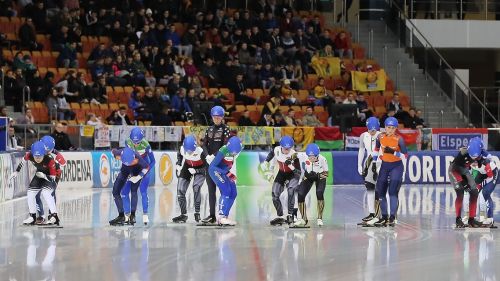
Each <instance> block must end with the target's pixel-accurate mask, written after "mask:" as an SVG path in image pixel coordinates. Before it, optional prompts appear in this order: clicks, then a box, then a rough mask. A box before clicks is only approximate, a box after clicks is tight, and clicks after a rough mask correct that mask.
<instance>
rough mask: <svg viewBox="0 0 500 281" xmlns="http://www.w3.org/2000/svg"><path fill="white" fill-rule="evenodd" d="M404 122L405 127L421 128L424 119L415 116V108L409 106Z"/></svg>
mask: <svg viewBox="0 0 500 281" xmlns="http://www.w3.org/2000/svg"><path fill="white" fill-rule="evenodd" d="M404 124H405V128H411V129H417V128H418V129H421V128H423V127H424V120H422V119H421V118H420V117H419V116H417V110H416V109H415V108H414V107H411V108H410V110H409V111H408V117H407V118H406V120H405V122H404Z"/></svg>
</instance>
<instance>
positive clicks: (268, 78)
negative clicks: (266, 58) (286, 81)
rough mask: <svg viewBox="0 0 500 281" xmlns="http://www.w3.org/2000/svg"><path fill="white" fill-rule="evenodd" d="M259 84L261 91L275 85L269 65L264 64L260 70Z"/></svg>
mask: <svg viewBox="0 0 500 281" xmlns="http://www.w3.org/2000/svg"><path fill="white" fill-rule="evenodd" d="M259 76H260V83H261V85H262V86H261V87H262V88H263V89H270V88H272V87H274V85H275V84H276V79H275V78H274V77H273V70H272V66H271V64H269V63H268V64H265V65H264V67H263V68H262V69H261V70H260V73H259Z"/></svg>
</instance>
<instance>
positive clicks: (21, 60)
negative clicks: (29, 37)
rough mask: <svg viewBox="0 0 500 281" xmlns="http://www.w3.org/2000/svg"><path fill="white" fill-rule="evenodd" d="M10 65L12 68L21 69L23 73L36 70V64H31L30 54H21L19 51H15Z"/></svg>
mask: <svg viewBox="0 0 500 281" xmlns="http://www.w3.org/2000/svg"><path fill="white" fill-rule="evenodd" d="M12 67H13V68H14V69H21V70H22V71H23V72H24V73H28V72H29V73H31V74H33V73H34V72H35V71H36V66H35V64H33V62H32V60H31V57H30V55H23V53H21V52H17V54H16V56H15V57H14V61H13V62H12Z"/></svg>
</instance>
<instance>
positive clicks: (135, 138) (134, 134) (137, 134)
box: [130, 127, 144, 144]
mask: <svg viewBox="0 0 500 281" xmlns="http://www.w3.org/2000/svg"><path fill="white" fill-rule="evenodd" d="M130 139H131V140H132V142H133V143H135V144H138V143H140V142H141V141H142V139H144V131H143V130H141V128H138V127H135V128H133V129H132V131H130Z"/></svg>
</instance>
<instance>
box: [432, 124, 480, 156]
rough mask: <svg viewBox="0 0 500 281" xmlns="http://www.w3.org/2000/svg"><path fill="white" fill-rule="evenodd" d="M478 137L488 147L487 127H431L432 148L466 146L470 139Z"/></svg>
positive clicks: (443, 149) (450, 148) (442, 148)
mask: <svg viewBox="0 0 500 281" xmlns="http://www.w3.org/2000/svg"><path fill="white" fill-rule="evenodd" d="M475 137H479V138H481V139H482V140H483V142H484V145H485V147H488V129H486V128H484V129H432V150H439V151H450V150H458V149H459V148H460V147H466V146H467V145H468V144H469V141H470V139H472V138H475Z"/></svg>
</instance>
